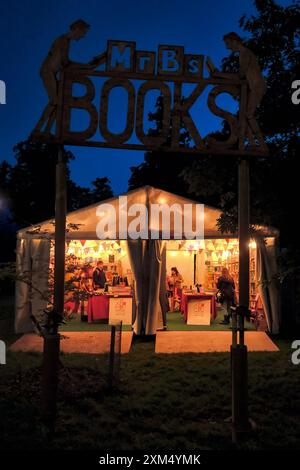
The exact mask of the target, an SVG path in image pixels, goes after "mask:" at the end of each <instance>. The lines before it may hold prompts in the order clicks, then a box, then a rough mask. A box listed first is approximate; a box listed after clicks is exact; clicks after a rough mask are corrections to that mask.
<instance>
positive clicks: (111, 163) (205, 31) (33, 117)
mask: <svg viewBox="0 0 300 470" xmlns="http://www.w3.org/2000/svg"><path fill="white" fill-rule="evenodd" d="M279 3H280V4H290V3H291V2H290V1H283V0H281V1H280V2H279ZM254 12H255V10H254V7H253V4H252V1H251V0H210V1H203V0H185V1H182V0H172V1H171V0H151V1H144V0H139V1H138V0H129V1H127V2H124V1H120V0H112V1H110V2H107V1H105V2H104V1H101V0H85V1H82V0H60V1H58V0H51V1H50V0H44V1H42V0H39V1H36V0H30V1H29V0H23V1H16V0H12V1H2V2H1V7H0V37H1V41H0V50H1V69H0V79H1V80H4V81H5V82H6V85H7V104H6V105H1V106H0V160H3V159H6V160H8V161H9V162H13V161H14V160H13V152H12V147H13V145H14V144H15V143H17V142H19V141H21V140H25V139H26V138H27V137H28V135H29V133H30V132H31V130H32V129H33V127H34V125H35V123H36V121H37V119H38V118H39V116H40V113H41V111H42V109H43V106H44V105H45V104H46V101H47V99H46V94H45V92H44V89H43V86H42V83H41V80H40V77H39V68H40V64H41V62H42V60H43V58H44V57H45V55H46V53H47V52H48V49H49V47H50V45H51V43H52V41H53V39H54V38H55V37H57V36H59V35H60V34H62V33H63V32H65V31H67V30H68V26H69V24H70V23H72V22H73V21H74V20H75V19H78V18H83V19H84V20H86V21H87V22H88V23H90V24H91V30H90V32H89V33H88V35H87V36H86V37H85V38H84V39H83V40H81V41H79V42H77V43H73V46H72V50H71V58H72V59H73V60H76V61H82V62H85V61H89V60H90V59H91V58H92V57H93V56H95V55H97V54H99V53H101V52H103V51H104V50H105V49H106V42H107V40H108V39H123V40H134V41H136V43H137V49H143V50H153V51H157V46H158V45H159V44H174V45H183V46H184V47H185V51H186V52H187V53H189V52H191V53H200V54H205V55H209V56H210V57H211V58H212V59H213V61H214V62H215V63H216V65H220V61H221V58H222V57H224V56H225V55H227V51H226V49H225V47H224V45H223V42H222V36H223V34H224V33H226V32H229V31H232V30H234V31H237V32H239V33H242V32H241V31H240V30H239V28H238V20H239V18H240V17H241V16H242V15H243V14H245V13H246V14H252V13H254ZM242 34H243V33H242ZM114 106H115V105H114ZM114 109H115V108H113V111H114ZM114 115H116V116H117V109H116V113H114ZM71 150H72V151H73V152H74V154H75V155H76V160H75V161H74V162H73V163H72V165H71V172H72V177H73V179H74V180H75V181H76V182H77V183H79V184H81V185H89V184H90V182H91V181H92V180H93V179H95V178H96V177H97V176H99V177H101V176H108V177H109V178H110V180H111V183H112V187H113V190H114V191H115V193H120V192H122V191H126V189H127V184H128V178H129V176H130V167H131V166H134V165H137V164H139V163H141V162H142V161H143V152H135V151H127V150H107V149H93V148H75V147H72V148H71Z"/></svg>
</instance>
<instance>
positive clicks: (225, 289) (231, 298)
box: [217, 268, 235, 325]
mask: <svg viewBox="0 0 300 470" xmlns="http://www.w3.org/2000/svg"><path fill="white" fill-rule="evenodd" d="M217 289H218V290H219V291H218V293H217V301H218V302H220V303H221V304H222V308H223V310H224V320H223V321H222V322H221V323H222V324H223V325H228V324H229V323H230V317H231V310H230V307H231V306H232V305H234V304H235V284H234V279H233V277H232V276H231V275H230V273H229V271H228V269H227V268H222V274H221V276H220V277H219V279H218V282H217Z"/></svg>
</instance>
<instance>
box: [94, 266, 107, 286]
mask: <svg viewBox="0 0 300 470" xmlns="http://www.w3.org/2000/svg"><path fill="white" fill-rule="evenodd" d="M105 283H106V275H105V272H104V269H103V261H101V260H99V261H98V262H97V267H96V269H95V270H94V272H93V285H94V289H95V290H97V289H104V287H105Z"/></svg>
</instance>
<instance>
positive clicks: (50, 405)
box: [42, 146, 67, 433]
mask: <svg viewBox="0 0 300 470" xmlns="http://www.w3.org/2000/svg"><path fill="white" fill-rule="evenodd" d="M55 194H56V195H55V248H54V299H53V318H54V317H55V316H56V315H57V314H59V315H63V313H64V287H65V231H66V200H67V197H66V164H65V162H64V160H63V148H62V147H61V146H60V147H59V148H58V155H57V163H56V192H55ZM59 352H60V337H59V333H58V327H57V324H55V323H54V328H53V331H51V332H47V333H46V334H45V336H44V354H43V377H42V388H43V408H44V418H45V421H46V423H47V424H48V427H49V430H50V432H51V433H53V432H54V426H55V419H56V402H57V387H58V375H59Z"/></svg>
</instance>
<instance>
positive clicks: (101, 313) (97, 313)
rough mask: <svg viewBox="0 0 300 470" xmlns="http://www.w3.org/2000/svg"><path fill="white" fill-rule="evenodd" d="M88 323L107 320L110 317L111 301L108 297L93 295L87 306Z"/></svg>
mask: <svg viewBox="0 0 300 470" xmlns="http://www.w3.org/2000/svg"><path fill="white" fill-rule="evenodd" d="M87 312H88V322H89V323H90V322H92V321H94V320H103V319H107V318H108V316H109V300H108V297H107V296H106V295H92V296H91V297H90V298H89V300H88V305H87Z"/></svg>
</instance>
